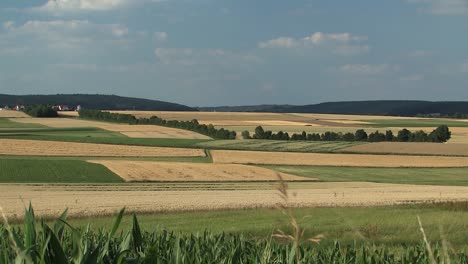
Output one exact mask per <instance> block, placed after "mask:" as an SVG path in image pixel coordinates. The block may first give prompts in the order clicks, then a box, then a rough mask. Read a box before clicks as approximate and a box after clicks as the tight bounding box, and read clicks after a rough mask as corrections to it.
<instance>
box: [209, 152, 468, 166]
mask: <svg viewBox="0 0 468 264" xmlns="http://www.w3.org/2000/svg"><path fill="white" fill-rule="evenodd" d="M211 154H212V156H213V161H214V162H215V163H234V164H263V165H313V166H337V167H341V166H344V167H434V168H436V167H468V157H438V156H398V155H364V154H320V153H290V152H260V151H235V150H213V151H211Z"/></svg>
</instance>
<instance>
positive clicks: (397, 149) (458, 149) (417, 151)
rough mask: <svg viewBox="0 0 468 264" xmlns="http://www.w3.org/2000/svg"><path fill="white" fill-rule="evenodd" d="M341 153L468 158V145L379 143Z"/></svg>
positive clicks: (351, 147)
mask: <svg viewBox="0 0 468 264" xmlns="http://www.w3.org/2000/svg"><path fill="white" fill-rule="evenodd" d="M341 151H343V152H352V153H377V154H413V155H440V156H445V155H446V156H468V144H455V143H454V144H434V143H416V142H379V143H370V144H361V145H354V146H349V147H345V148H342V149H341Z"/></svg>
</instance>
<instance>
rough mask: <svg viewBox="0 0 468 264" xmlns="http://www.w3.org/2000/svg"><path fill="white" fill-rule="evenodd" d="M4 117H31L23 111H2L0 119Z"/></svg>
mask: <svg viewBox="0 0 468 264" xmlns="http://www.w3.org/2000/svg"><path fill="white" fill-rule="evenodd" d="M2 117H29V116H28V115H27V114H25V113H24V112H22V111H13V110H0V118H2Z"/></svg>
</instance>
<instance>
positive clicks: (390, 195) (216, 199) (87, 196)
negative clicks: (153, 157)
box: [0, 182, 468, 217]
mask: <svg viewBox="0 0 468 264" xmlns="http://www.w3.org/2000/svg"><path fill="white" fill-rule="evenodd" d="M71 188H76V186H74V187H71ZM112 188H113V186H112V185H111V186H109V187H108V188H104V189H96V190H90V189H84V190H76V189H75V190H73V189H67V187H63V186H56V187H53V186H52V187H51V186H47V185H43V186H39V185H38V186H29V185H0V201H1V203H2V206H3V209H4V210H5V213H6V215H7V216H9V217H16V216H18V215H22V213H23V212H24V206H25V204H27V203H29V202H30V201H31V202H32V204H33V206H34V210H35V213H37V214H38V215H40V216H57V215H58V214H59V213H60V212H62V211H63V210H64V209H65V208H69V214H70V215H71V216H93V215H108V214H114V213H116V212H117V211H118V210H119V209H121V208H122V207H124V206H125V207H126V208H127V209H129V210H131V211H134V212H167V211H193V210H217V209H236V208H257V207H275V206H277V205H278V204H279V203H281V202H282V200H281V197H280V195H278V194H279V193H278V191H277V190H230V191H229V190H227V191H226V190H212V191H207V190H200V191H190V190H188V191H151V190H148V191H140V190H139V187H138V186H137V185H135V186H134V187H133V188H131V189H128V190H125V191H122V190H119V189H118V188H116V189H115V190H112ZM292 192H294V195H290V205H291V206H294V207H319V206H327V207H335V206H336V207H347V206H381V205H393V204H408V203H420V202H443V201H467V200H468V187H446V186H417V185H398V184H394V185H393V184H377V183H359V182H353V183H307V187H303V188H298V189H294V190H292Z"/></svg>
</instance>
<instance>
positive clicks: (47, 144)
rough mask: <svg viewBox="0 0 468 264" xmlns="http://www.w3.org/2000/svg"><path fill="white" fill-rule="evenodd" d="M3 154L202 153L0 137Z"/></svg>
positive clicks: (115, 155) (156, 155)
mask: <svg viewBox="0 0 468 264" xmlns="http://www.w3.org/2000/svg"><path fill="white" fill-rule="evenodd" d="M0 146H1V147H0V155H18V156H74V157H75V156H76V157H203V156H205V153H204V152H203V150H200V149H188V148H185V149H178V148H160V147H140V146H123V145H107V144H90V143H71V142H55V141H38V140H19V139H0Z"/></svg>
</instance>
